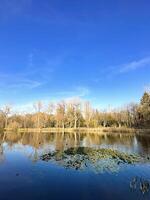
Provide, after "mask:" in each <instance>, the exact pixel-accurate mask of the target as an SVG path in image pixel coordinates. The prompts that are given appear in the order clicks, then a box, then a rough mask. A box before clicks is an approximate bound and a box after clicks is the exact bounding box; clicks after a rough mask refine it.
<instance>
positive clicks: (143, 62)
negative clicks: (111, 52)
mask: <svg viewBox="0 0 150 200" xmlns="http://www.w3.org/2000/svg"><path fill="white" fill-rule="evenodd" d="M143 67H150V57H146V58H142V59H139V60H134V61H131V62H129V63H127V64H123V65H121V67H120V69H119V73H127V72H130V71H133V70H136V69H139V68H143Z"/></svg>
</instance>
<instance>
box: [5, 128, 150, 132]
mask: <svg viewBox="0 0 150 200" xmlns="http://www.w3.org/2000/svg"><path fill="white" fill-rule="evenodd" d="M4 131H6V132H7V131H17V132H28V133H31V132H42V133H50V132H82V133H84V132H85V133H99V134H100V133H122V134H123V133H133V134H138V133H147V134H148V133H149V134H150V129H145V128H143V129H138V128H125V127H121V128H113V127H105V128H102V127H100V128H84V127H83V128H19V129H15V130H14V129H10V128H6V129H4Z"/></svg>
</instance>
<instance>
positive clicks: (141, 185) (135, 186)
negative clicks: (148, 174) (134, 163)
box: [130, 176, 150, 194]
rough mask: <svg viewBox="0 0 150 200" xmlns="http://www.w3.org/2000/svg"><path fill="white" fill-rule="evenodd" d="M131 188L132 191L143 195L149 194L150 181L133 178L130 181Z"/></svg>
mask: <svg viewBox="0 0 150 200" xmlns="http://www.w3.org/2000/svg"><path fill="white" fill-rule="evenodd" d="M130 188H131V189H132V191H139V190H140V191H141V192H142V194H145V193H148V192H149V190H150V180H146V179H144V178H142V177H137V176H136V177H133V178H132V180H131V181H130Z"/></svg>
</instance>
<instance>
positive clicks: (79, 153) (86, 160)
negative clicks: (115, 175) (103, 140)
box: [41, 147, 144, 172]
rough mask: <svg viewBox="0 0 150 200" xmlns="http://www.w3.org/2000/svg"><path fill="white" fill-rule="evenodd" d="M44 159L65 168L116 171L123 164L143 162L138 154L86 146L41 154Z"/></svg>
mask: <svg viewBox="0 0 150 200" xmlns="http://www.w3.org/2000/svg"><path fill="white" fill-rule="evenodd" d="M41 159H42V160H44V161H49V160H53V161H55V162H57V163H58V164H60V165H62V166H64V167H65V168H72V169H76V170H78V169H80V170H83V169H87V168H88V169H90V170H91V169H92V170H94V171H96V172H98V171H101V172H102V171H117V170H118V169H119V166H121V165H123V164H134V163H139V162H143V161H144V159H143V158H142V157H140V156H139V155H134V154H127V153H124V152H120V151H117V150H113V149H105V148H101V149H93V148H88V147H78V148H69V149H67V150H65V151H56V152H53V153H48V154H45V155H42V156H41Z"/></svg>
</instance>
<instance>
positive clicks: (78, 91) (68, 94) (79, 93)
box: [54, 86, 90, 98]
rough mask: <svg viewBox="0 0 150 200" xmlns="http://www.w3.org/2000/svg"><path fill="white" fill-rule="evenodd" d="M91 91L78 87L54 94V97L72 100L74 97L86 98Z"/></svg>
mask: <svg viewBox="0 0 150 200" xmlns="http://www.w3.org/2000/svg"><path fill="white" fill-rule="evenodd" d="M89 93H90V90H89V88H87V87H83V86H78V87H74V88H72V89H71V90H68V91H59V92H56V93H55V94H54V96H60V97H62V98H72V97H86V96H87V95H89Z"/></svg>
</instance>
